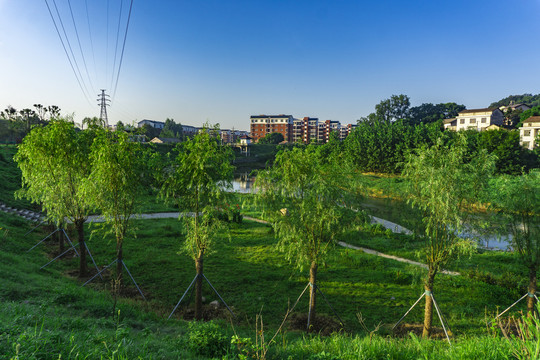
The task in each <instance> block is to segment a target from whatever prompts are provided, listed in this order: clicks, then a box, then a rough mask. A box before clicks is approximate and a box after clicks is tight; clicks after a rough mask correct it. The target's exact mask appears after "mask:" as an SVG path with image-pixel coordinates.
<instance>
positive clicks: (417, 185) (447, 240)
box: [404, 135, 494, 337]
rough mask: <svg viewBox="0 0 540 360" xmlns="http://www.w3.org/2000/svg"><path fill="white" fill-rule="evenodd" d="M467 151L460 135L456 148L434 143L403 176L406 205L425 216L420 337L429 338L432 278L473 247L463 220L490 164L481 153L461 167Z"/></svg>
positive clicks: (484, 184)
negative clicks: (462, 232)
mask: <svg viewBox="0 0 540 360" xmlns="http://www.w3.org/2000/svg"><path fill="white" fill-rule="evenodd" d="M466 151H467V145H466V139H465V137H464V135H460V136H458V138H457V141H456V143H455V145H452V146H443V145H442V142H438V143H437V144H436V145H434V146H432V147H431V148H424V149H421V150H418V151H417V152H416V154H411V155H410V156H409V159H408V162H407V163H406V165H405V169H404V176H405V178H407V179H408V180H409V181H410V183H411V186H410V188H409V201H410V202H411V203H412V205H413V206H414V207H417V208H419V209H420V210H421V211H422V212H423V214H424V215H423V219H422V221H423V224H424V229H425V234H424V235H425V247H424V249H423V251H424V256H425V262H426V264H427V266H428V273H427V275H426V277H425V279H424V289H425V292H426V295H428V296H426V297H425V298H426V304H425V312H424V330H423V336H424V337H427V336H429V335H430V332H431V324H432V318H433V298H432V297H431V294H432V292H433V288H434V282H435V276H436V275H437V273H438V272H439V271H441V270H442V269H443V267H444V266H446V265H447V264H448V262H449V261H451V260H452V259H453V258H455V257H456V256H458V255H459V254H463V253H466V252H468V251H470V250H471V246H472V243H471V242H470V241H468V240H465V239H462V238H460V237H459V236H458V234H459V232H460V230H461V229H462V226H463V220H464V219H465V218H466V217H467V214H468V212H467V210H468V208H469V207H470V206H471V205H472V204H474V203H476V202H477V201H478V199H479V196H480V193H481V192H482V191H484V190H485V189H486V188H487V184H488V180H489V177H490V175H491V174H492V172H493V169H494V160H493V158H492V157H491V156H489V155H488V154H487V152H485V151H480V152H479V153H477V154H476V156H474V157H473V158H472V160H471V161H470V162H465V161H464V157H465V155H466Z"/></svg>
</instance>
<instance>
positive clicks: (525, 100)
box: [489, 94, 540, 108]
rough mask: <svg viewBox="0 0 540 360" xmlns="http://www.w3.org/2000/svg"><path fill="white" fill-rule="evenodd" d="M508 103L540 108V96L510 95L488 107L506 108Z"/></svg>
mask: <svg viewBox="0 0 540 360" xmlns="http://www.w3.org/2000/svg"><path fill="white" fill-rule="evenodd" d="M510 103H514V104H527V105H529V106H531V107H534V106H540V94H537V95H533V94H522V95H510V96H507V97H505V98H504V99H501V100H499V101H496V102H493V103H491V104H490V105H489V107H491V108H498V107H501V106H508V105H510Z"/></svg>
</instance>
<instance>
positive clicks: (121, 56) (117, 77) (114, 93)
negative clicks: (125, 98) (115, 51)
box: [113, 0, 133, 101]
mask: <svg viewBox="0 0 540 360" xmlns="http://www.w3.org/2000/svg"><path fill="white" fill-rule="evenodd" d="M132 9H133V0H131V3H130V5H129V13H128V18H127V24H126V32H125V34H124V43H123V44H122V53H121V55H120V63H119V64H118V72H117V73H116V83H115V84H114V92H113V101H114V98H115V97H116V89H117V88H118V79H119V78H120V69H121V68H122V60H123V59H124V50H125V48H126V39H127V34H128V29H129V20H130V19H131V10H132Z"/></svg>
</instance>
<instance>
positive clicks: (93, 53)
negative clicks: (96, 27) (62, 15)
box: [84, 0, 97, 73]
mask: <svg viewBox="0 0 540 360" xmlns="http://www.w3.org/2000/svg"><path fill="white" fill-rule="evenodd" d="M84 4H85V7H86V22H87V23H88V37H89V38H90V49H91V50H92V59H93V60H94V72H95V73H97V66H96V55H95V52H94V42H93V41H92V29H91V27H90V13H89V11H88V0H84Z"/></svg>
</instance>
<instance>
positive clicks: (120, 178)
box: [84, 129, 145, 287]
mask: <svg viewBox="0 0 540 360" xmlns="http://www.w3.org/2000/svg"><path fill="white" fill-rule="evenodd" d="M96 131H97V136H96V137H95V139H94V142H93V143H92V147H91V155H90V161H91V164H92V171H91V173H90V175H89V177H88V179H87V181H86V184H85V188H84V189H85V191H86V195H87V196H86V198H87V201H88V203H89V204H90V205H91V206H92V207H93V208H96V209H98V210H99V211H100V212H101V214H102V215H103V217H104V218H105V223H106V225H107V226H110V232H111V233H113V234H114V237H115V239H116V281H117V284H118V287H120V286H121V285H122V274H123V271H122V268H123V266H124V262H123V261H124V260H123V243H124V240H125V237H126V235H127V234H128V231H129V229H130V225H131V220H132V218H133V215H134V214H135V210H136V205H137V200H138V199H139V198H140V194H141V191H142V189H141V188H142V183H143V177H144V173H145V171H144V170H145V164H144V161H143V160H144V157H143V152H142V148H141V145H140V144H139V143H138V142H134V141H131V140H130V139H129V136H128V134H127V133H125V132H112V131H109V130H105V129H99V130H96Z"/></svg>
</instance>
